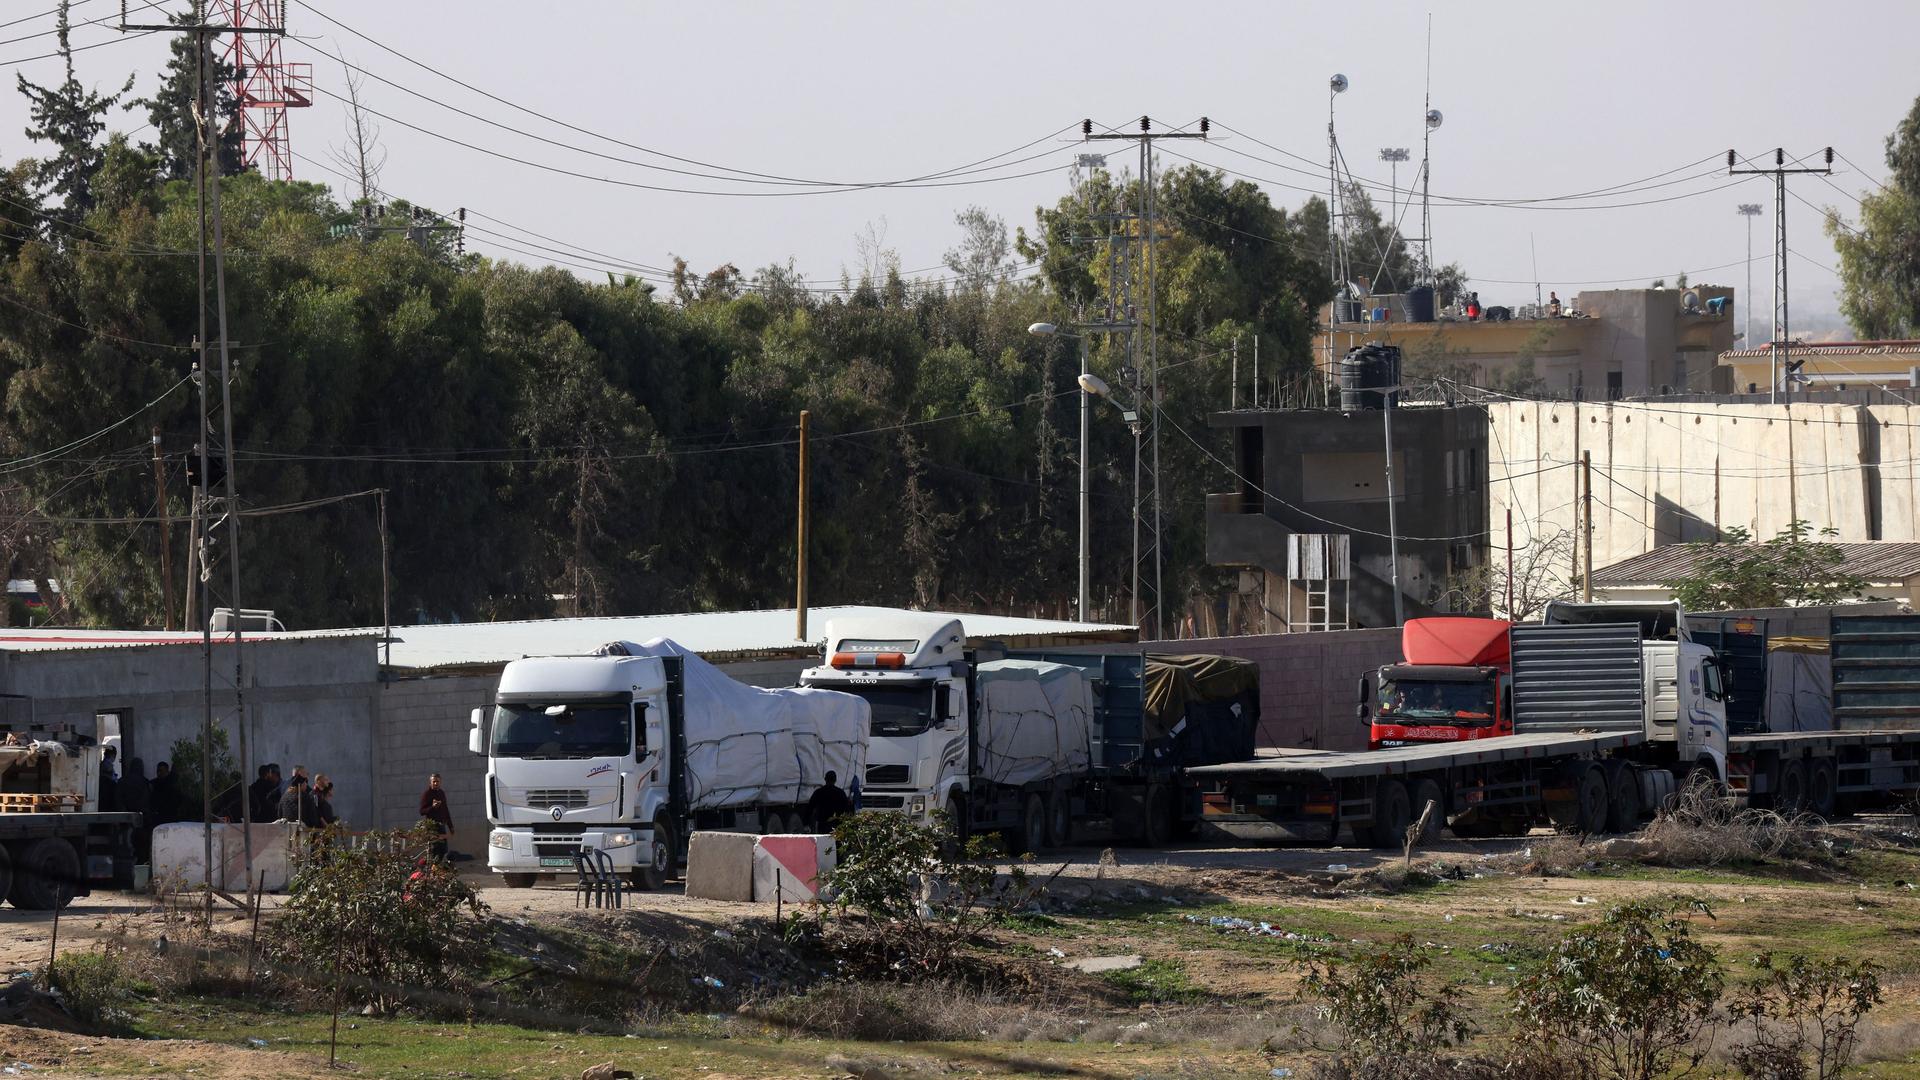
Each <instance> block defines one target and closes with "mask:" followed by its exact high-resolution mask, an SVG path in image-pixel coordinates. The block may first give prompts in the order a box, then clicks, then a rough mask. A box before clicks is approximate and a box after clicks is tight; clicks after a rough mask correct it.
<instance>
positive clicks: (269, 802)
mask: <svg viewBox="0 0 1920 1080" xmlns="http://www.w3.org/2000/svg"><path fill="white" fill-rule="evenodd" d="M259 773H260V775H259V776H257V777H255V778H254V781H253V783H251V784H248V785H247V808H248V809H249V810H251V811H252V812H253V820H255V821H272V820H273V819H274V818H276V817H278V816H280V795H281V791H280V766H278V765H276V764H272V763H268V764H266V765H262V766H260V769H259Z"/></svg>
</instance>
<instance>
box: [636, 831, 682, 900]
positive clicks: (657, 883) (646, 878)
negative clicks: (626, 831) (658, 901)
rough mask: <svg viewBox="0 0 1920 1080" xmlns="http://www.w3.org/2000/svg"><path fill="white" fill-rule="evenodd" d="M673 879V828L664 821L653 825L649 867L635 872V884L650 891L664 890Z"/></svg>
mask: <svg viewBox="0 0 1920 1080" xmlns="http://www.w3.org/2000/svg"><path fill="white" fill-rule="evenodd" d="M672 877H673V826H671V825H668V824H667V823H666V822H664V821H656V822H654V823H653V845H652V848H651V850H650V851H649V852H648V853H647V865H645V866H642V867H639V868H637V869H635V870H634V872H633V883H634V885H636V886H638V887H639V888H642V889H647V890H649V891H653V890H659V889H664V888H666V887H667V881H668V879H670V878H672Z"/></svg>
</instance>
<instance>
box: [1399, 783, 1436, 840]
mask: <svg viewBox="0 0 1920 1080" xmlns="http://www.w3.org/2000/svg"><path fill="white" fill-rule="evenodd" d="M1428 803H1432V804H1433V816H1432V817H1430V818H1428V819H1427V827H1426V828H1425V829H1424V830H1422V831H1421V833H1420V843H1422V844H1431V843H1433V842H1434V841H1435V840H1438V839H1440V834H1441V833H1442V832H1445V831H1446V828H1447V800H1446V799H1445V798H1443V797H1442V796H1441V794H1440V782H1439V781H1438V780H1415V781H1414V782H1413V799H1412V801H1411V802H1409V803H1408V804H1407V813H1408V815H1409V816H1410V818H1411V821H1410V822H1409V827H1411V823H1412V821H1419V820H1420V815H1421V814H1422V813H1424V812H1425V811H1426V809H1427V804H1428ZM1401 842H1402V843H1405V842H1406V838H1405V836H1404V835H1403V836H1402V837H1401Z"/></svg>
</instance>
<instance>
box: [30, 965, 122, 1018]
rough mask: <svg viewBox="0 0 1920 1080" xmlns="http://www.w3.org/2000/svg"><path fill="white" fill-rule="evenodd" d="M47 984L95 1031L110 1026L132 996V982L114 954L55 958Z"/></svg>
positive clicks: (49, 968) (71, 1011) (70, 1011)
mask: <svg viewBox="0 0 1920 1080" xmlns="http://www.w3.org/2000/svg"><path fill="white" fill-rule="evenodd" d="M47 982H48V984H49V985H50V986H52V988H53V989H54V991H55V992H57V993H58V994H59V995H60V1002H61V1004H63V1005H65V1006H66V1007H67V1012H68V1013H69V1014H71V1015H72V1017H73V1018H74V1019H75V1020H78V1021H80V1022H81V1023H82V1024H85V1025H87V1026H88V1027H93V1028H99V1027H105V1026H108V1025H109V1024H111V1023H112V1022H113V1020H114V1018H115V1015H116V1014H117V1013H118V1012H119V1009H120V1006H121V1005H122V1004H123V1003H124V1002H126V1000H127V999H128V998H129V997H131V996H132V983H133V979H132V977H131V976H129V975H128V974H127V972H126V969H125V967H124V966H123V965H122V964H121V963H120V957H119V956H118V955H116V954H115V953H114V952H112V951H106V952H70V953H67V954H66V955H65V956H56V957H54V959H53V963H51V964H49V965H48V967H47Z"/></svg>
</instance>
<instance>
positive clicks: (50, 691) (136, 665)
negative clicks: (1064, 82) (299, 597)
mask: <svg viewBox="0 0 1920 1080" xmlns="http://www.w3.org/2000/svg"><path fill="white" fill-rule="evenodd" d="M226 648H227V647H226V646H219V647H217V651H216V652H215V654H214V676H215V683H214V685H215V688H216V692H215V701H216V709H215V719H216V721H221V722H226V721H229V720H230V719H231V717H232V702H233V695H232V692H231V690H227V691H225V692H222V691H221V688H222V687H223V686H227V685H230V682H229V680H230V677H231V673H232V659H231V654H230V653H228V652H226ZM246 650H247V651H246V660H247V686H246V694H245V699H246V705H247V716H248V720H249V723H248V728H247V741H248V744H249V745H248V752H249V756H250V757H251V758H252V760H253V761H255V762H268V761H277V762H279V763H280V764H281V766H282V767H283V768H285V769H286V770H288V771H289V772H290V771H291V768H292V766H293V765H295V764H302V765H306V766H307V767H308V768H309V770H311V771H313V772H324V773H327V774H328V775H329V776H331V777H333V778H334V779H335V781H336V783H337V785H338V786H337V794H336V797H335V809H336V810H337V811H338V812H339V813H340V815H341V816H342V817H345V818H346V819H348V820H349V821H350V822H354V823H356V824H358V823H365V822H369V821H371V820H372V819H373V817H374V806H375V803H376V801H377V793H376V791H375V789H374V786H373V785H372V784H371V783H369V781H370V779H371V778H372V777H373V772H374V770H373V763H374V757H373V753H374V747H373V729H374V716H375V713H376V710H377V708H378V704H377V702H376V700H375V695H376V694H377V693H378V683H377V681H376V671H377V666H376V660H375V656H374V646H373V643H372V639H371V638H322V639H304V640H295V641H259V642H250V643H248V644H247V645H246ZM205 677H206V676H205V665H204V661H203V659H202V654H201V651H200V647H199V646H198V645H157V646H142V647H137V648H136V647H129V648H105V649H72V650H48V651H36V652H0V692H5V693H9V694H22V695H26V696H28V697H31V698H32V699H33V703H34V704H33V712H34V716H35V718H36V720H37V721H38V722H40V723H42V724H60V723H65V724H71V725H73V726H74V727H75V728H76V730H79V731H81V732H83V733H86V734H93V733H94V730H95V725H94V717H95V715H96V714H98V713H102V712H118V713H120V714H121V715H122V717H123V721H122V723H123V731H122V738H123V745H124V746H125V748H126V751H125V752H126V756H127V757H129V758H132V757H139V758H142V759H143V760H144V762H145V765H146V769H147V774H148V775H149V776H151V775H152V774H153V768H154V766H155V765H156V764H157V763H159V762H160V761H163V760H166V759H167V758H168V757H169V756H170V755H171V754H172V748H173V744H174V742H175V741H176V740H178V739H183V738H197V737H198V736H199V734H200V729H201V724H202V721H203V718H204V715H205ZM12 715H14V716H16V717H17V716H18V713H17V711H16V712H15V713H13V714H12ZM228 742H229V745H230V746H231V747H232V749H233V751H234V756H235V758H236V759H237V758H238V757H239V739H238V737H237V733H235V732H233V731H231V730H229V734H228ZM246 771H247V772H248V773H249V775H248V777H247V779H252V776H251V770H250V769H249V770H246Z"/></svg>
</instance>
